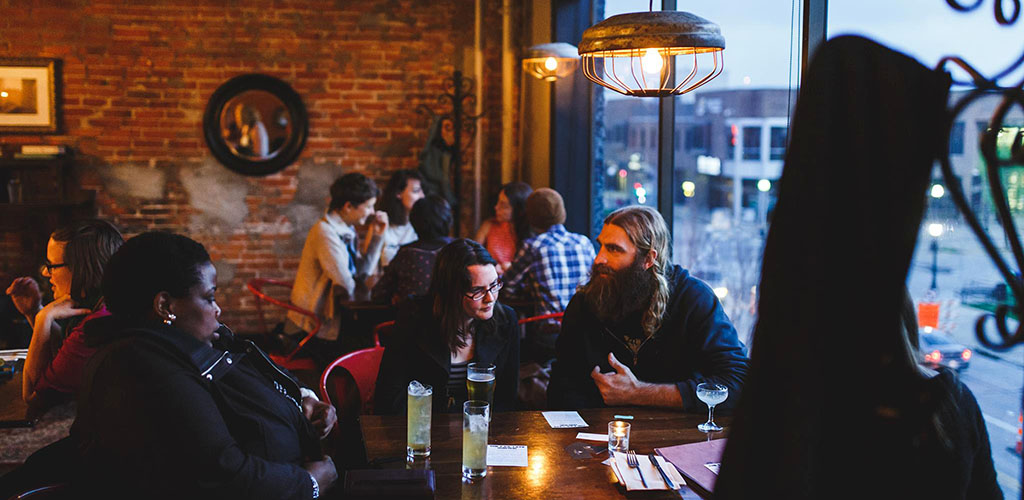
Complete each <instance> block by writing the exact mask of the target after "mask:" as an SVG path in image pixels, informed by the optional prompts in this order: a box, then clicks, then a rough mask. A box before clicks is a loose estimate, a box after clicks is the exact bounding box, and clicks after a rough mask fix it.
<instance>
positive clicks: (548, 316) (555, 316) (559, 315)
mask: <svg viewBox="0 0 1024 500" xmlns="http://www.w3.org/2000/svg"><path fill="white" fill-rule="evenodd" d="M564 315H565V313H564V312H556V313H549V314H541V315H539V316H530V317H529V318H523V319H521V320H519V324H520V325H525V324H527V323H532V322H534V321H543V320H546V319H557V320H558V322H559V323H561V322H562V316H564Z"/></svg>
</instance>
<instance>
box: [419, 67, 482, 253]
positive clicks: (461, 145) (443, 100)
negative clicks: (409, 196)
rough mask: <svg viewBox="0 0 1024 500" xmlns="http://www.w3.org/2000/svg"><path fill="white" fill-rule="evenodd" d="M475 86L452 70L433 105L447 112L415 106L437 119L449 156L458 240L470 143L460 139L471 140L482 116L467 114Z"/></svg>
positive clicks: (471, 104) (474, 100) (421, 112)
mask: <svg viewBox="0 0 1024 500" xmlns="http://www.w3.org/2000/svg"><path fill="white" fill-rule="evenodd" d="M474 85H475V82H474V81H473V79H472V78H469V77H465V76H463V75H462V72H461V71H458V70H456V71H455V72H454V73H452V76H451V77H450V78H445V80H444V88H445V92H444V93H443V94H441V95H439V96H437V105H438V106H439V107H440V108H441V109H445V108H449V107H450V110H449V111H446V112H443V113H440V114H437V113H435V112H434V110H432V109H431V108H429V107H428V106H426V105H423V104H421V105H419V106H417V107H416V111H417V112H418V113H420V114H424V115H427V116H430V117H437V118H439V119H440V120H441V136H442V138H443V142H444V144H445V148H446V149H447V150H448V151H449V152H450V153H451V177H452V189H453V192H454V193H455V199H456V202H455V206H453V207H452V209H453V210H452V211H453V218H454V221H453V225H454V226H455V235H456V236H458V235H459V232H460V229H461V226H460V220H461V212H462V211H461V210H460V208H461V203H460V202H459V201H458V200H461V199H462V166H463V165H465V164H466V163H468V162H469V161H468V157H467V155H468V154H469V146H470V143H471V142H470V140H466V139H464V136H465V137H466V138H468V137H473V136H474V135H475V134H476V127H477V126H476V121H477V120H478V119H479V118H480V117H481V116H483V113H481V114H479V115H474V114H471V113H469V112H468V110H472V109H474V108H475V107H476V95H475V94H473V92H472V89H473V86H474Z"/></svg>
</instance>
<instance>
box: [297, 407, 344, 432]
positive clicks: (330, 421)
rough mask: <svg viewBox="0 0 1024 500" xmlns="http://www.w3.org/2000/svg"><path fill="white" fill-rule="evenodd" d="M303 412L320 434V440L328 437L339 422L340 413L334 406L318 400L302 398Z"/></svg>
mask: <svg viewBox="0 0 1024 500" xmlns="http://www.w3.org/2000/svg"><path fill="white" fill-rule="evenodd" d="M302 411H303V413H305V414H306V418H307V419H309V422H310V423H311V424H313V428H314V429H316V431H317V432H319V433H320V438H321V439H322V438H325V437H327V435H328V434H330V433H331V429H333V428H334V424H335V423H337V422H338V413H337V411H336V410H335V409H334V406H332V405H329V404H327V403H324V402H323V401H317V400H316V398H310V397H305V398H302Z"/></svg>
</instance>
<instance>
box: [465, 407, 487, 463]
mask: <svg viewBox="0 0 1024 500" xmlns="http://www.w3.org/2000/svg"><path fill="white" fill-rule="evenodd" d="M490 418H491V405H489V404H487V402H486V401H476V400H469V401H466V402H465V403H463V404H462V477H463V478H466V479H476V478H480V477H484V476H486V475H487V427H488V423H487V422H488V421H489V420H490Z"/></svg>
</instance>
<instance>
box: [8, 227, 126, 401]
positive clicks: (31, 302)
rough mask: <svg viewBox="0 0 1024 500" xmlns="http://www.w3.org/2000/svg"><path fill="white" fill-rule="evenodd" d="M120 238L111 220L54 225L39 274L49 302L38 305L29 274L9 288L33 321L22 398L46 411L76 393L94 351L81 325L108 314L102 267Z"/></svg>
mask: <svg viewBox="0 0 1024 500" xmlns="http://www.w3.org/2000/svg"><path fill="white" fill-rule="evenodd" d="M123 242H124V240H123V239H122V237H121V232H120V231H118V230H117V228H116V227H114V225H113V224H111V223H109V222H107V221H104V220H99V219H94V220H87V221H82V222H79V223H76V224H74V225H72V226H69V227H63V228H60V229H57V230H56V231H54V232H53V234H52V235H50V240H49V242H47V244H46V263H45V264H43V268H42V270H41V273H42V274H43V276H45V277H47V278H49V279H50V288H52V289H53V301H52V302H50V303H49V304H46V307H41V303H42V294H41V293H40V291H39V285H38V284H37V283H36V282H35V280H33V279H32V278H29V277H22V278H18V279H16V280H14V282H13V283H11V286H10V287H9V288H8V289H7V294H8V295H10V296H11V299H12V301H13V302H14V305H15V307H16V308H17V309H18V311H19V312H21V314H22V315H24V316H25V318H26V319H27V320H28V322H29V324H30V325H33V333H32V341H31V343H30V344H29V349H28V356H27V358H26V359H25V366H24V373H23V375H22V398H23V399H24V400H25V402H27V403H29V404H30V405H32V407H33V410H45V409H46V407H48V406H50V405H51V404H52V403H56V402H59V401H61V400H63V399H65V398H67V397H68V396H72V395H74V394H76V393H77V392H78V389H79V387H81V385H82V375H83V373H84V370H85V364H86V362H88V361H89V358H90V357H92V354H93V353H94V352H95V351H96V349H95V348H94V347H92V346H89V345H87V343H86V342H85V337H84V335H83V333H82V332H83V328H84V327H85V325H86V324H88V323H89V322H90V321H92V320H94V319H96V318H101V317H103V316H107V315H108V314H109V313H108V312H107V308H106V306H105V305H104V304H103V294H102V293H101V292H100V281H101V280H102V279H103V268H104V267H105V266H106V265H107V260H108V259H110V256H111V255H113V253H114V252H115V251H117V249H118V248H119V247H120V246H121V243H123Z"/></svg>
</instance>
